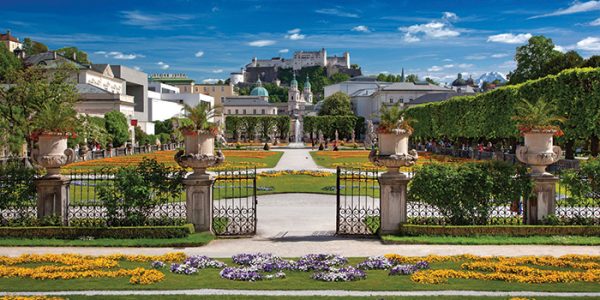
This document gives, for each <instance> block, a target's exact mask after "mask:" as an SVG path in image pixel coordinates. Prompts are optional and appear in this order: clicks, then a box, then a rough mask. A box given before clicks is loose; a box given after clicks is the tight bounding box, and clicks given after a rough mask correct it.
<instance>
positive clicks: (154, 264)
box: [152, 260, 165, 269]
mask: <svg viewBox="0 0 600 300" xmlns="http://www.w3.org/2000/svg"><path fill="white" fill-rule="evenodd" d="M164 267H165V263H164V262H162V261H160V260H155V261H153V262H152V268H154V269H162V268H164Z"/></svg>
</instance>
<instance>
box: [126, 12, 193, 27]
mask: <svg viewBox="0 0 600 300" xmlns="http://www.w3.org/2000/svg"><path fill="white" fill-rule="evenodd" d="M120 13H121V23H122V24H125V25H131V26H139V27H142V28H146V29H155V30H168V29H173V28H174V27H182V26H184V25H185V22H186V21H188V20H191V19H193V18H194V16H193V15H184V14H165V13H157V14H150V13H143V12H140V11H137V10H132V11H121V12H120Z"/></svg>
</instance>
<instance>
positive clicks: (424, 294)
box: [0, 289, 600, 297]
mask: <svg viewBox="0 0 600 300" xmlns="http://www.w3.org/2000/svg"><path fill="white" fill-rule="evenodd" d="M0 295H2V296H4V295H10V296H73V295H85V296H122V295H145V296H157V295H161V296H164V295H192V296H208V295H219V296H221V295H234V296H312V297H315V296H329V297H382V296H388V297H393V296H400V297H401V296H404V297H427V296H429V297H437V296H487V297H600V293H593V292H590V293H580V292H577V293H573V292H525V291H512V292H488V291H344V290H305V291H281V290H221V289H197V290H155V291H152V290H146V291H139V290H138V291H135V290H129V291H102V290H100V291H98V290H96V291H56V292H14V293H13V292H0Z"/></svg>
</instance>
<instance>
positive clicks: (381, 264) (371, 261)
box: [356, 256, 392, 270]
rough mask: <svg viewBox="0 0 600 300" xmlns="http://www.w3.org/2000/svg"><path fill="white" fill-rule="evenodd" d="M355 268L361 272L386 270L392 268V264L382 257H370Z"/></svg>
mask: <svg viewBox="0 0 600 300" xmlns="http://www.w3.org/2000/svg"><path fill="white" fill-rule="evenodd" d="M356 267H357V268H358V269H361V270H387V269H389V268H391V267H392V262H390V261H389V260H388V259H387V258H385V257H383V256H371V257H369V258H367V259H366V260H365V261H363V262H361V263H359V264H358V265H356Z"/></svg>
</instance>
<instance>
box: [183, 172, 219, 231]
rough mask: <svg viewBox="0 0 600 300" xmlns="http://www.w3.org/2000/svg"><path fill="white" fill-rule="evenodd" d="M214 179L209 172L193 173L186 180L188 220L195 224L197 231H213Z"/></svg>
mask: <svg viewBox="0 0 600 300" xmlns="http://www.w3.org/2000/svg"><path fill="white" fill-rule="evenodd" d="M214 181H215V180H214V178H212V177H211V176H210V175H209V174H198V175H196V174H192V175H190V176H189V177H188V178H187V179H185V180H184V184H185V186H186V199H185V204H186V217H187V222H188V223H191V224H194V228H195V229H196V231H197V232H201V231H212V185H213V183H214Z"/></svg>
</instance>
